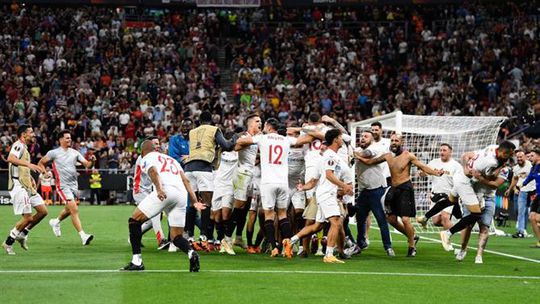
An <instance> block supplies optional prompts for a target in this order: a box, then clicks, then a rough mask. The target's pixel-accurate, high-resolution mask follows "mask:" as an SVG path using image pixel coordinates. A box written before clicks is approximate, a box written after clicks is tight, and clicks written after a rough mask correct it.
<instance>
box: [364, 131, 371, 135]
mask: <svg viewBox="0 0 540 304" xmlns="http://www.w3.org/2000/svg"><path fill="white" fill-rule="evenodd" d="M362 133H369V134H371V135H373V132H371V131H370V130H363V131H362Z"/></svg>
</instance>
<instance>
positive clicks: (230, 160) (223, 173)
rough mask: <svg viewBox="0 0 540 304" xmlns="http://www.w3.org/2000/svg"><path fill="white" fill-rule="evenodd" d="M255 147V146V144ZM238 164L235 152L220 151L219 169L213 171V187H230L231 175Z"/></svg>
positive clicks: (231, 183)
mask: <svg viewBox="0 0 540 304" xmlns="http://www.w3.org/2000/svg"><path fill="white" fill-rule="evenodd" d="M255 147H256V146H255ZM237 164H238V153H237V152H234V151H232V152H222V153H221V163H220V165H219V169H218V170H217V171H215V172H214V173H215V175H214V187H215V188H216V189H218V188H232V186H233V177H234V175H235V173H236V167H237Z"/></svg>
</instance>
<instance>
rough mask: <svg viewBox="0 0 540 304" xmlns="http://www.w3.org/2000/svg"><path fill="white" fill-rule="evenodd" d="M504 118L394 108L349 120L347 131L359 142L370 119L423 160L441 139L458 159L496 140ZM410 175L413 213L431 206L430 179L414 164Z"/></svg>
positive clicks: (431, 154)
mask: <svg viewBox="0 0 540 304" xmlns="http://www.w3.org/2000/svg"><path fill="white" fill-rule="evenodd" d="M506 119H507V118H506V117H497V116H489V117H486V116H419V115H407V114H403V113H402V112H401V111H396V112H393V113H389V114H386V115H382V116H377V117H374V118H370V119H366V120H362V121H358V122H352V123H349V131H350V134H351V137H352V138H353V141H352V145H353V147H356V146H357V145H358V144H359V143H360V135H361V133H362V131H364V130H370V129H371V124H372V123H374V122H380V123H381V125H382V129H383V136H385V137H389V136H390V134H391V133H392V132H398V133H400V134H401V135H402V138H403V140H404V141H403V147H404V148H405V149H407V150H408V151H410V152H412V153H414V154H415V155H416V157H417V158H418V159H419V160H421V161H422V162H424V163H426V164H427V163H428V162H430V161H431V160H432V159H435V158H438V157H439V147H440V145H441V144H442V143H447V144H449V145H451V146H452V148H453V154H452V156H453V157H454V158H455V159H456V160H458V159H460V158H461V155H462V154H463V153H464V152H467V151H473V150H479V149H482V148H484V147H486V146H488V145H491V144H496V142H497V135H498V133H499V129H500V126H501V124H502V123H503V122H504V121H505V120H506ZM355 174H356V170H355ZM411 178H412V183H413V185H414V191H415V200H416V209H417V214H418V215H421V214H423V213H425V212H426V211H427V210H429V208H430V207H431V201H430V200H429V192H430V189H431V182H430V179H429V178H428V177H421V176H419V174H418V169H417V168H416V167H415V166H412V168H411ZM356 194H357V193H356ZM430 225H431V223H430ZM428 228H429V229H428V232H434V231H436V230H437V229H435V227H433V226H429V227H428Z"/></svg>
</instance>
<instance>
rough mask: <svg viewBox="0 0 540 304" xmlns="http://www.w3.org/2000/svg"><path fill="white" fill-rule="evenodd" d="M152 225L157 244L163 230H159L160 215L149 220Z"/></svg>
mask: <svg viewBox="0 0 540 304" xmlns="http://www.w3.org/2000/svg"><path fill="white" fill-rule="evenodd" d="M150 221H151V223H152V229H154V232H155V233H156V238H157V239H158V242H159V241H160V240H161V239H162V238H163V229H161V214H158V215H156V216H154V217H153V218H151V219H150Z"/></svg>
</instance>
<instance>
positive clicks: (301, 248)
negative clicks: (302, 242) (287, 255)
mask: <svg viewBox="0 0 540 304" xmlns="http://www.w3.org/2000/svg"><path fill="white" fill-rule="evenodd" d="M302 254H304V246H298V251H297V252H296V255H297V256H301V255H302Z"/></svg>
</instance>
